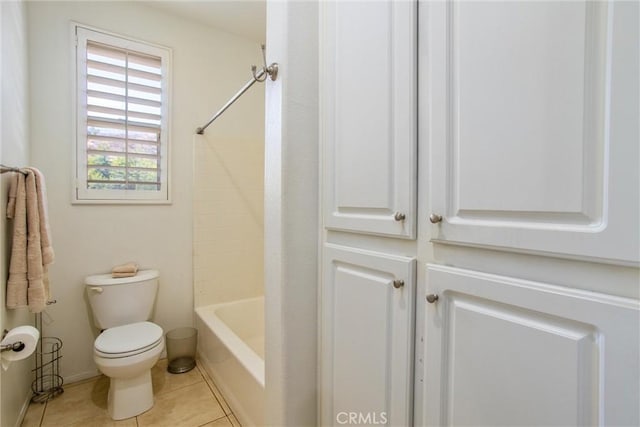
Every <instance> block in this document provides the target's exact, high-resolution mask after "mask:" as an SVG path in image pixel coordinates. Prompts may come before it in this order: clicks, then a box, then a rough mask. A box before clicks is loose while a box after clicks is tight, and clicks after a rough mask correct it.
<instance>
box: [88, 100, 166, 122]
mask: <svg viewBox="0 0 640 427" xmlns="http://www.w3.org/2000/svg"><path fill="white" fill-rule="evenodd" d="M87 110H88V111H89V114H91V113H102V114H112V115H114V116H123V117H125V116H126V117H128V118H129V119H146V120H157V121H160V119H161V118H162V117H161V116H160V115H159V114H151V113H141V112H139V111H131V110H129V111H125V110H121V109H119V108H109V107H102V106H100V105H91V104H89V105H88V106H87ZM129 122H131V120H129Z"/></svg>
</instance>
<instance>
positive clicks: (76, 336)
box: [28, 2, 262, 382]
mask: <svg viewBox="0 0 640 427" xmlns="http://www.w3.org/2000/svg"><path fill="white" fill-rule="evenodd" d="M28 11H29V39H30V56H29V60H30V66H31V67H30V69H31V74H30V80H31V86H30V89H31V98H30V100H31V110H30V114H31V116H30V119H31V141H32V143H31V148H32V155H31V161H32V163H33V164H34V165H35V166H37V167H39V168H41V169H42V171H43V172H44V174H45V175H46V177H47V185H48V191H49V209H50V211H49V215H50V220H51V227H52V230H53V244H54V247H55V249H56V256H57V258H56V263H55V264H54V265H53V266H52V268H51V282H52V288H53V293H54V298H56V299H57V301H58V303H57V304H56V305H54V306H51V307H50V308H49V309H48V316H47V318H46V319H44V322H45V328H46V330H47V333H48V334H50V335H55V336H58V337H60V338H62V340H63V341H64V348H63V359H62V374H63V375H64V376H65V379H66V381H67V382H69V381H75V380H79V379H82V378H84V377H88V376H92V375H94V374H96V373H97V371H96V368H95V365H94V363H93V359H92V350H93V340H94V338H95V335H96V331H95V330H94V329H93V327H92V324H91V321H90V311H89V309H88V306H87V302H86V296H85V292H84V285H83V278H84V276H86V275H89V274H94V273H105V272H108V271H110V269H111V267H112V266H113V265H115V264H119V263H123V262H126V261H130V260H133V261H137V262H138V263H139V264H140V266H141V267H142V268H157V269H159V270H160V272H161V280H160V290H159V295H158V299H157V303H156V311H155V316H154V321H155V322H157V323H158V324H159V325H160V326H162V327H163V328H164V330H165V331H168V330H170V329H172V328H175V327H179V326H189V325H192V323H193V302H194V301H193V298H194V295H193V274H192V261H193V256H192V243H193V238H192V229H193V219H192V218H193V208H192V202H193V196H194V191H193V163H194V158H193V148H192V144H193V133H194V129H195V128H196V127H197V126H200V125H202V124H203V123H204V122H205V121H206V120H207V119H208V118H209V117H210V116H211V114H212V113H213V112H214V111H215V110H216V109H217V108H218V107H219V106H220V105H222V104H223V103H224V102H226V100H227V99H228V97H229V96H230V94H233V93H234V92H235V91H236V90H237V88H238V87H240V86H241V85H242V84H244V82H245V81H246V80H247V79H248V77H249V71H248V68H247V67H248V65H249V64H252V63H259V61H260V60H261V58H260V52H259V47H258V43H256V42H253V41H249V40H246V39H243V38H240V37H237V36H233V35H231V34H228V33H225V32H222V31H218V30H216V29H213V28H211V27H207V26H204V25H201V24H198V23H196V22H192V21H188V20H185V19H183V18H179V17H176V16H171V15H169V14H167V13H166V12H164V11H161V10H158V9H155V8H153V7H149V6H145V5H141V4H139V3H136V2H29V4H28ZM72 20H73V21H77V22H80V23H83V24H87V25H91V26H95V27H98V28H101V29H105V30H109V31H113V32H116V33H120V34H123V35H128V36H131V37H134V38H139V39H142V40H147V41H150V42H153V43H157V44H161V45H164V46H168V47H170V48H172V49H173V70H172V71H173V73H172V79H173V87H172V106H171V109H172V123H171V126H172V127H171V129H172V130H171V154H172V157H171V165H170V173H171V179H172V198H173V203H172V204H171V205H158V206H139V205H120V206H118V205H72V204H71V191H72V173H73V164H72V150H73V145H74V135H73V129H72V123H71V120H72V114H73V108H72V107H73V105H72V93H71V91H72V89H71V88H72V76H73V70H72V46H71V36H70V21H72ZM254 96H256V95H254ZM249 99H250V98H249ZM249 99H245V100H243V102H245V103H246V102H249ZM254 100H256V102H259V97H258V98H257V99H254ZM238 107H239V108H240V109H242V105H239V106H238ZM234 108H235V107H234ZM236 111H237V109H236ZM230 112H231V111H230ZM231 114H233V112H231ZM254 125H255V124H254V123H253V122H251V121H246V120H245V117H243V116H239V118H238V119H237V120H230V119H229V117H228V116H227V117H226V120H222V121H220V123H217V122H216V128H217V132H218V133H217V135H218V136H219V138H216V140H215V141H214V140H213V139H212V140H211V141H212V142H216V143H219V142H227V141H225V140H224V139H226V140H228V141H230V142H233V141H231V140H232V139H233V138H231V136H230V135H232V133H233V129H237V128H238V127H242V126H246V127H249V128H250V127H253V126H254ZM261 126H262V123H260V127H261ZM207 138H210V136H208V137H207ZM240 139H242V138H240ZM225 161H226V160H225ZM211 179H218V178H217V175H214V176H212V177H211ZM256 209H257V208H256ZM114 309H117V307H114Z"/></svg>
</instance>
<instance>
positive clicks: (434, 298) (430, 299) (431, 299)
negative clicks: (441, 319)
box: [427, 294, 438, 304]
mask: <svg viewBox="0 0 640 427" xmlns="http://www.w3.org/2000/svg"><path fill="white" fill-rule="evenodd" d="M436 301H438V295H436V294H429V295H427V302H428V303H430V304H433V303H434V302H436Z"/></svg>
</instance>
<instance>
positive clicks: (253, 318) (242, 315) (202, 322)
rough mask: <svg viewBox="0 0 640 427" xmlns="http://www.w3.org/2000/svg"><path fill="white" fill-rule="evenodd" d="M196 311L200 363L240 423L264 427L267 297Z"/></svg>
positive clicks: (197, 309) (216, 305)
mask: <svg viewBox="0 0 640 427" xmlns="http://www.w3.org/2000/svg"><path fill="white" fill-rule="evenodd" d="M195 311H196V327H197V328H198V335H199V337H198V340H199V342H198V355H199V357H200V362H201V364H204V365H205V366H204V368H205V369H206V370H207V372H208V373H209V375H210V376H211V377H212V378H213V381H214V382H215V383H216V385H217V386H218V387H219V388H220V391H221V392H222V394H223V395H224V397H225V399H227V402H228V403H229V405H230V406H231V409H232V410H233V412H234V414H235V415H236V417H237V418H238V421H240V424H242V425H243V426H260V425H264V297H257V298H250V299H244V300H238V301H233V302H229V303H223V304H215V305H209V306H205V307H198V308H196V309H195Z"/></svg>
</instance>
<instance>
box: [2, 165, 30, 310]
mask: <svg viewBox="0 0 640 427" xmlns="http://www.w3.org/2000/svg"><path fill="white" fill-rule="evenodd" d="M12 178H13V179H12V180H11V188H10V190H9V205H8V206H7V218H13V240H12V242H11V260H10V261H9V280H8V281H7V300H6V305H7V308H19V307H27V305H28V304H27V289H28V287H29V281H28V279H27V192H26V187H25V177H24V175H22V174H21V173H16V174H13V176H12Z"/></svg>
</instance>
